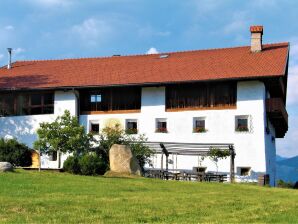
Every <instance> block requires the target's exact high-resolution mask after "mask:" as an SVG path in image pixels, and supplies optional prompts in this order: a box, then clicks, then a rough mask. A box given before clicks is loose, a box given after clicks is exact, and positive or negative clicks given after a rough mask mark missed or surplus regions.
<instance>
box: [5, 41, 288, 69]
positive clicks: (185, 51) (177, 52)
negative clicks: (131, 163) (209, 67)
mask: <svg viewBox="0 0 298 224" xmlns="http://www.w3.org/2000/svg"><path fill="white" fill-rule="evenodd" d="M285 44H287V45H289V42H278V43H268V44H263V45H264V46H275V45H285ZM246 47H250V46H249V45H244V46H235V47H224V48H208V49H198V50H182V51H170V52H160V53H157V54H130V55H120V56H116V55H113V56H98V57H77V58H62V59H37V60H17V61H15V62H14V63H16V62H47V61H50V62H52V61H53V62H55V61H71V60H89V59H107V58H120V57H145V56H148V57H149V56H152V55H165V54H181V53H193V52H201V51H214V50H227V49H237V48H246ZM4 67H5V65H4ZM0 68H1V67H0Z"/></svg>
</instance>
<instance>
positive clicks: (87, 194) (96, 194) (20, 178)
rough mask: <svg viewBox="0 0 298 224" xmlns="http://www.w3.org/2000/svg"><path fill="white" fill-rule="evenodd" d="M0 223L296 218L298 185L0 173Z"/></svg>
mask: <svg viewBox="0 0 298 224" xmlns="http://www.w3.org/2000/svg"><path fill="white" fill-rule="evenodd" d="M0 189H1V190H0V202H1V206H0V223H25V222H26V223H206V222H208V223H214V222H216V223H223V222H224V223H235V222H236V223H252V222H253V223H273V222H279V223H295V222H297V220H298V213H297V210H298V203H297V201H298V191H296V190H289V189H277V188H268V187H259V186H255V185H248V184H224V183H199V182H179V181H162V180H157V179H146V178H136V179H131V178H105V177H86V176H76V175H70V174H65V173H51V172H41V173H39V172H35V171H17V172H15V173H4V174H3V173H2V174H1V173H0Z"/></svg>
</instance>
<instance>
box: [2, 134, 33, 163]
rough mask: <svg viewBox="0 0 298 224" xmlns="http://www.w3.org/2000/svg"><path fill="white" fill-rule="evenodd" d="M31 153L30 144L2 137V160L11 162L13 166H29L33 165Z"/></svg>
mask: <svg viewBox="0 0 298 224" xmlns="http://www.w3.org/2000/svg"><path fill="white" fill-rule="evenodd" d="M31 154H32V151H31V149H30V148H29V147H28V146H26V145H25V144H22V143H19V142H18V141H17V140H15V139H9V140H5V139H3V138H1V139H0V161H5V162H10V163H11V164H12V165H13V166H22V167H28V166H31V165H32V158H31Z"/></svg>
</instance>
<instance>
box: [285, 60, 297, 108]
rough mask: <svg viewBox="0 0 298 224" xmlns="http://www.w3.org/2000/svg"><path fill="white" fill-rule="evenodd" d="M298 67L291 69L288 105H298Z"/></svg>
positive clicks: (291, 67)
mask: <svg viewBox="0 0 298 224" xmlns="http://www.w3.org/2000/svg"><path fill="white" fill-rule="evenodd" d="M297 86H298V65H294V66H290V67H289V75H288V89H287V91H288V92H287V94H288V97H287V105H292V104H295V103H298V88H297Z"/></svg>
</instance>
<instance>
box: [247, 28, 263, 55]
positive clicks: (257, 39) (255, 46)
mask: <svg viewBox="0 0 298 224" xmlns="http://www.w3.org/2000/svg"><path fill="white" fill-rule="evenodd" d="M250 33H251V38H250V51H251V52H260V51H262V36H263V26H251V27H250Z"/></svg>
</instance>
